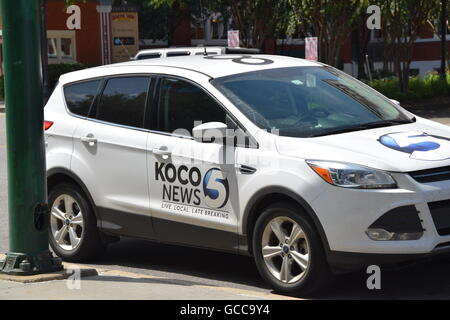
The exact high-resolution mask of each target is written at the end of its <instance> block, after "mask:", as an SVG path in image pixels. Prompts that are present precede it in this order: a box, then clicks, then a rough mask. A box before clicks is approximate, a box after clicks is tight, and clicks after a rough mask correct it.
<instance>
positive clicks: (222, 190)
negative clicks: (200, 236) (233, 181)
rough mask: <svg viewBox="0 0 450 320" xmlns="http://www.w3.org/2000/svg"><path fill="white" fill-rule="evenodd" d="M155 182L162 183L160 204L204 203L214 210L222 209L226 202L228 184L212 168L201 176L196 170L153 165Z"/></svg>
mask: <svg viewBox="0 0 450 320" xmlns="http://www.w3.org/2000/svg"><path fill="white" fill-rule="evenodd" d="M155 180H156V181H161V182H163V190H162V192H163V194H162V200H163V201H169V202H177V203H184V204H188V205H193V206H200V205H201V204H202V200H203V203H205V204H206V205H207V206H208V207H210V208H214V209H220V208H223V207H224V206H225V205H226V204H227V202H228V198H229V193H230V192H229V191H230V189H229V184H228V180H227V177H226V173H224V172H223V171H222V170H220V169H219V168H211V169H209V170H208V171H207V172H206V173H205V175H204V176H203V175H202V173H201V171H200V169H199V168H197V167H191V168H188V167H187V166H185V165H180V166H178V167H176V166H175V165H174V164H172V163H167V164H166V163H159V162H156V163H155Z"/></svg>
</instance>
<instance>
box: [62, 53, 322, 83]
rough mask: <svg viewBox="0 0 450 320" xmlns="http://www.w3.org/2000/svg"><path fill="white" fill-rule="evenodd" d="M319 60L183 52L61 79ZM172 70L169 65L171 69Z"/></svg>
mask: <svg viewBox="0 0 450 320" xmlns="http://www.w3.org/2000/svg"><path fill="white" fill-rule="evenodd" d="M320 65H321V64H319V63H317V62H312V61H308V60H305V59H299V58H293V57H287V56H277V55H261V54H258V55H240V54H236V55H235V54H227V55H210V56H206V57H205V56H180V57H170V58H160V59H148V60H146V59H144V60H135V61H129V62H122V63H116V64H109V65H104V66H100V67H95V68H90V69H85V70H80V71H75V72H70V73H67V74H64V75H62V76H61V78H60V81H61V82H63V83H67V82H73V81H80V80H83V78H87V76H88V77H93V76H95V74H98V75H97V76H102V75H104V74H105V71H108V72H107V73H110V74H115V70H114V69H115V68H117V74H120V73H121V70H123V68H127V67H129V68H130V69H138V70H139V72H144V73H147V72H148V73H152V67H167V68H170V73H171V74H176V72H174V69H176V68H179V69H184V70H190V71H194V72H198V73H201V74H203V75H206V76H208V77H210V78H220V77H225V76H229V75H233V74H239V73H244V72H251V71H258V70H267V69H276V68H286V67H306V66H320ZM168 70H169V69H168Z"/></svg>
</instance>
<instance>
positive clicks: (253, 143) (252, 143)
mask: <svg viewBox="0 0 450 320" xmlns="http://www.w3.org/2000/svg"><path fill="white" fill-rule="evenodd" d="M163 78H172V79H178V80H182V81H186V82H188V83H190V84H192V85H194V86H196V87H198V88H200V89H201V90H202V91H203V92H204V93H206V94H207V95H208V96H209V97H210V98H212V99H213V100H214V101H215V102H216V104H217V105H218V106H219V107H220V108H222V110H223V111H224V112H225V119H226V118H227V117H228V118H230V119H231V120H232V121H233V122H234V123H235V124H236V126H237V127H238V128H239V129H241V130H242V131H243V132H244V133H245V134H246V135H247V136H248V139H249V144H248V145H246V146H242V145H236V147H242V148H253V149H259V144H258V142H257V140H256V139H255V138H254V137H253V136H252V135H251V134H250V133H249V132H248V131H246V130H245V127H244V126H243V125H242V124H241V123H240V122H239V120H238V119H237V118H236V117H235V116H234V115H233V114H232V113H231V112H230V111H229V110H228V109H227V108H226V107H225V106H224V105H223V104H222V103H221V102H220V101H219V100H218V99H217V98H216V97H215V96H214V95H212V94H211V93H210V92H209V91H208V90H206V89H205V88H204V87H203V86H202V85H200V84H198V83H197V82H195V81H193V80H191V79H187V78H184V77H181V76H175V75H168V74H159V75H158V76H157V80H156V81H157V83H156V85H155V96H154V98H155V100H156V101H155V102H154V103H153V104H152V106H151V108H152V110H151V114H152V118H153V119H156V127H157V128H160V117H159V114H160V100H161V99H160V97H161V80H162V79H163ZM225 121H226V120H225ZM153 124H154V123H153ZM226 124H227V125H228V123H226ZM148 129H149V132H150V133H156V134H161V135H165V136H172V137H176V138H182V139H190V140H193V139H194V137H192V136H184V135H178V134H173V133H170V132H165V131H161V130H155V129H151V127H149V128H148Z"/></svg>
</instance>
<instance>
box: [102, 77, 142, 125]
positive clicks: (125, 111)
mask: <svg viewBox="0 0 450 320" xmlns="http://www.w3.org/2000/svg"><path fill="white" fill-rule="evenodd" d="M149 85H150V78H149V77H120V78H112V79H109V80H108V82H107V83H106V86H105V89H104V90H103V94H102V97H101V99H100V102H99V104H98V107H97V119H98V120H102V121H107V122H112V123H116V124H121V125H125V126H130V127H136V128H142V127H143V124H144V113H145V105H146V101H147V92H148V89H149Z"/></svg>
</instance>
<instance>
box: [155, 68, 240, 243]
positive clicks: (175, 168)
mask: <svg viewBox="0 0 450 320" xmlns="http://www.w3.org/2000/svg"><path fill="white" fill-rule="evenodd" d="M158 87H159V91H158V92H159V98H158V104H157V106H156V108H155V109H154V112H153V113H152V118H154V119H155V120H156V121H154V122H153V123H154V124H153V128H152V129H153V130H152V131H151V132H150V134H149V139H148V143H147V150H148V168H149V184H150V185H149V189H150V208H151V212H152V217H153V226H154V230H155V235H156V237H157V238H158V239H159V240H161V241H167V242H175V243H181V244H187V245H193V246H200V247H209V248H214V249H221V250H227V251H235V250H236V248H237V241H238V239H237V238H238V237H237V221H239V217H238V215H239V207H238V206H239V201H238V192H237V183H236V171H235V167H234V161H233V160H234V152H235V148H234V147H233V146H227V145H224V144H223V143H202V142H197V141H195V140H194V139H193V138H192V136H191V130H192V128H193V127H194V125H196V124H199V123H200V122H203V123H206V122H213V121H216V122H223V123H224V122H226V112H225V110H224V109H223V108H222V106H221V105H219V104H218V103H217V102H216V100H215V99H213V98H212V97H211V96H210V95H209V94H207V93H206V92H205V91H204V90H203V89H202V88H200V87H199V86H197V85H196V84H194V83H192V82H190V81H187V80H184V79H179V78H175V77H162V78H161V79H160V80H159V85H158ZM225 157H226V158H227V159H231V161H224V159H225Z"/></svg>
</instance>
